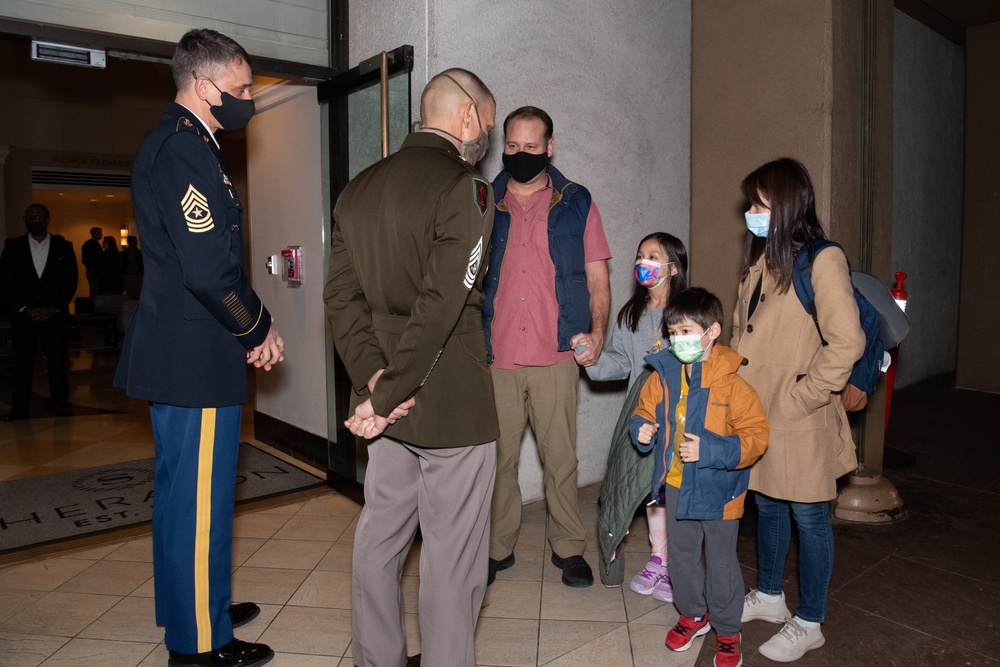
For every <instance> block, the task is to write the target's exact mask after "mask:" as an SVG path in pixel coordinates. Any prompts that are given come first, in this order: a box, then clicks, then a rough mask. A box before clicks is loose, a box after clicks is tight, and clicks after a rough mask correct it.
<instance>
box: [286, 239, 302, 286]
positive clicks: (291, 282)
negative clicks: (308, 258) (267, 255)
mask: <svg viewBox="0 0 1000 667" xmlns="http://www.w3.org/2000/svg"><path fill="white" fill-rule="evenodd" d="M281 267H282V269H283V270H282V273H281V278H282V280H284V281H286V282H287V283H288V286H289V287H299V286H300V285H302V246H300V245H293V246H288V247H287V248H285V249H284V250H282V251H281Z"/></svg>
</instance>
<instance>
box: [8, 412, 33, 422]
mask: <svg viewBox="0 0 1000 667" xmlns="http://www.w3.org/2000/svg"><path fill="white" fill-rule="evenodd" d="M27 418H28V413H27V412H25V411H22V410H11V411H10V412H8V413H7V414H5V415H4V416H3V420H4V421H5V422H16V421H20V420H22V419H27Z"/></svg>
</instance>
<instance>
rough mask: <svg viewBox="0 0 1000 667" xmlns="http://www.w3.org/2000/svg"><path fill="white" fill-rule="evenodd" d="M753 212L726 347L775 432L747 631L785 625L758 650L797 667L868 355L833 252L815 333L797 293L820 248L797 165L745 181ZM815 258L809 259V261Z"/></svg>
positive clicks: (825, 263)
mask: <svg viewBox="0 0 1000 667" xmlns="http://www.w3.org/2000/svg"><path fill="white" fill-rule="evenodd" d="M742 189H743V194H744V196H745V197H746V198H747V200H748V201H749V202H750V203H751V206H750V210H749V211H748V212H747V214H746V218H747V228H748V230H749V233H748V234H747V239H746V245H745V250H744V263H743V274H742V278H741V282H740V291H739V301H738V303H737V305H736V313H735V316H734V318H733V338H732V341H731V343H730V346H731V347H733V348H734V349H736V350H737V351H738V352H739V353H740V354H741V355H743V356H744V357H745V358H746V362H745V364H746V365H744V366H743V368H742V369H741V370H740V375H741V376H742V377H743V378H745V379H746V380H747V381H748V382H749V383H750V384H751V385H753V387H754V388H755V389H756V390H757V393H758V394H759V395H760V398H761V401H762V402H763V404H764V409H765V410H766V411H767V417H768V421H769V422H770V425H771V436H770V442H769V444H768V449H767V451H766V452H765V454H764V455H763V456H762V457H761V458H760V460H758V461H757V463H756V464H754V466H753V468H751V470H750V488H751V489H753V490H754V491H756V492H757V494H756V499H757V507H758V512H759V518H758V524H757V527H758V530H757V551H758V575H757V587H756V588H754V589H753V590H751V591H750V593H748V594H747V596H746V599H745V600H744V607H743V619H742V620H743V622H744V623H745V622H747V621H751V620H766V621H770V622H772V623H781V624H783V627H782V629H781V631H780V632H778V634H776V635H775V636H774V637H772V638H771V639H769V640H768V641H767V642H765V643H764V644H763V645H762V646H761V647H760V649H759V650H760V652H761V653H762V654H763V655H764V656H765V657H767V658H769V659H771V660H775V661H778V662H792V661H794V660H797V659H799V658H800V657H802V655H804V654H805V652H806V651H808V650H810V649H814V648H819V647H820V646H822V645H823V642H824V638H823V633H822V631H821V629H820V624H821V623H823V621H824V620H825V617H826V598H827V591H828V589H829V585H830V576H831V574H832V572H833V531H832V529H831V526H830V514H829V501H830V500H832V499H833V498H834V497H835V496H836V493H837V488H836V480H837V478H838V477H840V476H841V475H843V474H845V473H847V472H850V471H851V470H853V469H854V468H855V467H856V466H857V458H856V455H855V450H854V442H853V440H852V439H851V431H850V426H849V425H848V422H847V415H846V413H845V412H844V408H843V406H842V405H841V402H840V397H839V392H840V391H841V390H842V389H843V388H844V385H845V384H846V383H847V379H848V377H849V376H850V374H851V369H852V367H853V366H854V362H855V361H857V360H858V359H859V358H860V357H861V354H862V352H863V351H864V345H865V338H864V332H863V331H862V330H861V326H860V324H859V319H858V318H859V316H858V308H857V305H856V303H855V301H854V293H853V288H852V286H851V279H850V270H849V268H848V264H847V258H846V257H845V256H844V253H843V252H842V251H841V250H840V249H839V248H837V247H832V246H831V247H829V248H826V249H824V250H823V251H822V252H819V253H816V254H815V256H814V257H812V258H811V269H812V284H813V290H814V291H815V293H816V311H817V318H818V320H819V327H820V329H821V330H822V332H823V337H824V338H825V339H826V342H827V344H826V345H824V344H823V343H822V341H821V339H820V336H819V333H818V332H817V330H816V324H815V323H814V322H813V321H812V317H811V316H810V315H809V314H808V313H807V312H806V310H805V308H804V307H803V305H802V303H801V302H800V301H799V299H798V297H797V296H796V294H795V290H794V289H793V288H792V284H791V279H792V266H793V262H794V258H795V253H796V252H797V251H798V250H799V249H800V248H803V246H805V249H804V252H810V245H811V244H812V243H813V242H815V241H816V240H818V239H821V238H823V230H822V228H821V227H820V223H819V220H818V219H817V217H816V204H815V196H814V194H813V187H812V181H811V180H810V178H809V173H808V172H807V171H806V168H805V167H804V166H803V165H802V164H801V163H800V162H798V161H796V160H793V159H790V158H782V159H780V160H776V161H774V162H769V163H767V164H765V165H763V166H762V167H760V168H759V169H757V170H756V171H754V172H753V173H751V174H750V175H749V176H747V177H746V178H745V179H744V180H743V184H742ZM810 254H812V253H810ZM791 518H794V519H795V523H796V526H797V527H798V532H799V582H800V588H801V593H800V600H799V604H798V606H797V607H796V609H795V616H792V615H791V614H790V613H789V611H788V607H787V606H786V604H785V595H784V593H783V592H782V574H783V570H784V563H785V557H786V555H787V552H788V545H789V539H790V534H791V521H790V519H791Z"/></svg>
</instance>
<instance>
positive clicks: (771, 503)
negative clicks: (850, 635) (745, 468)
mask: <svg viewBox="0 0 1000 667" xmlns="http://www.w3.org/2000/svg"><path fill="white" fill-rule="evenodd" d="M756 498H757V510H758V517H757V562H758V565H757V568H758V569H757V589H758V590H759V591H760V592H761V593H767V594H768V595H779V594H780V593H781V582H782V574H783V571H784V568H785V558H786V556H787V555H788V543H789V540H790V538H791V532H792V531H791V521H790V520H789V510H791V516H793V517H795V525H796V526H798V529H799V587H800V589H801V595H800V598H799V604H798V606H797V607H796V608H795V615H796V616H798V617H799V618H801V619H802V620H804V621H812V622H813V623H822V622H823V621H825V620H826V596H827V592H828V591H829V589H830V577H831V576H832V575H833V528H832V527H831V526H830V509H829V506H828V504H827V503H825V502H822V503H796V502H792V501H790V500H778V499H777V498H771V497H769V496H765V495H764V494H762V493H759V492H758V493H757V494H756Z"/></svg>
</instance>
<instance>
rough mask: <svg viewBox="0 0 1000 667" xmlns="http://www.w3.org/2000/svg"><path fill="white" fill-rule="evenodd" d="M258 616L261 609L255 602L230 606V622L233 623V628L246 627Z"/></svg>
mask: <svg viewBox="0 0 1000 667" xmlns="http://www.w3.org/2000/svg"><path fill="white" fill-rule="evenodd" d="M258 616H260V607H258V606H257V605H255V604H254V603H253V602H240V603H239V604H231V605H229V620H230V621H232V622H233V628H238V627H240V626H242V625H246V624H247V623H249V622H250V621H252V620H253V619H255V618H257V617H258Z"/></svg>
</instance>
